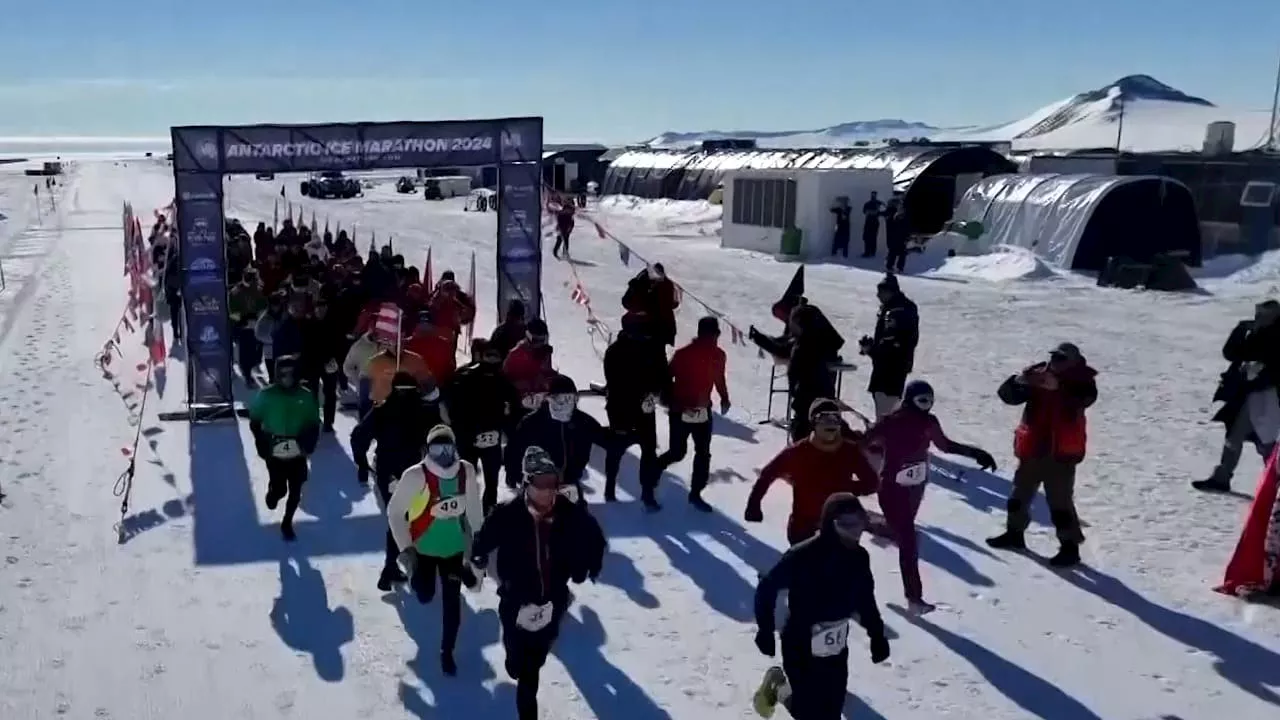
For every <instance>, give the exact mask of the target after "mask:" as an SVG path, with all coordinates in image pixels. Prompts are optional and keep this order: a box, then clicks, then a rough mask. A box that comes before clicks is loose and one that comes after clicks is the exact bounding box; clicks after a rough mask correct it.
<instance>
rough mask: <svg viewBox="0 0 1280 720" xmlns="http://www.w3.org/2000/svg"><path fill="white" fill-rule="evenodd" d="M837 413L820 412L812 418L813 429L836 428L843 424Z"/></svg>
mask: <svg viewBox="0 0 1280 720" xmlns="http://www.w3.org/2000/svg"><path fill="white" fill-rule="evenodd" d="M843 422H844V421H843V420H841V419H840V413H838V412H820V413H818V414H817V415H814V416H813V426H814V427H824V428H836V427H840V426H841V425H842V424H843Z"/></svg>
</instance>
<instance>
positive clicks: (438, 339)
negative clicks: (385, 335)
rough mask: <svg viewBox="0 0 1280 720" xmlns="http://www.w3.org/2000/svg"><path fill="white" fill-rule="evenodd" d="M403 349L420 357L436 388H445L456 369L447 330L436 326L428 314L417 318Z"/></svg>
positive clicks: (456, 363) (454, 355) (454, 354)
mask: <svg viewBox="0 0 1280 720" xmlns="http://www.w3.org/2000/svg"><path fill="white" fill-rule="evenodd" d="M404 347H405V349H406V350H408V351H409V352H412V353H417V354H418V355H419V356H421V357H422V361H423V363H425V364H426V366H427V370H428V371H430V372H431V377H433V378H435V381H436V386H437V387H445V386H446V385H448V384H449V381H450V380H452V379H453V373H454V371H455V370H457V369H458V356H457V353H456V352H454V349H453V337H452V336H451V335H450V334H449V332H448V330H446V329H444V328H441V327H440V326H439V325H437V324H436V323H435V321H434V319H433V318H432V316H431V313H430V312H423V313H421V314H420V315H419V316H418V327H417V328H415V330H414V332H413V335H411V336H410V337H409V339H408V340H406V341H405V344H404Z"/></svg>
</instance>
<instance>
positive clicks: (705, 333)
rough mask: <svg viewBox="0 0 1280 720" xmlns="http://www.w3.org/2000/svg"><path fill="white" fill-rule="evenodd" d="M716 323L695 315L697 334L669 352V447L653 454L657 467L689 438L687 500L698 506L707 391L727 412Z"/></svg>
mask: <svg viewBox="0 0 1280 720" xmlns="http://www.w3.org/2000/svg"><path fill="white" fill-rule="evenodd" d="M719 338H720V323H719V321H717V320H716V319H715V318H714V317H704V318H702V319H701V320H699V321H698V337H696V338H695V339H694V340H693V341H692V342H690V343H689V344H688V345H685V346H684V347H682V348H680V349H679V350H676V351H675V353H674V354H672V356H671V361H670V363H668V367H669V368H670V371H671V396H670V397H669V398H666V401H667V416H668V419H669V422H670V430H669V432H668V439H669V447H668V448H667V451H666V452H665V453H663V454H662V455H660V456H659V457H658V473H659V474H661V473H662V472H663V471H665V470H666V469H667V468H668V467H670V466H672V465H674V464H676V463H678V462H680V461H681V460H683V459H684V457H685V455H686V454H687V453H688V451H689V439H690V438H692V439H693V474H692V475H690V477H689V504H690V505H693V506H694V507H695V508H697V509H699V510H701V511H703V512H711V509H712V508H711V506H710V505H708V504H707V502H706V501H705V500H703V499H702V491H703V490H704V489H705V488H706V487H707V480H708V478H710V476H711V391H712V390H713V389H714V390H715V391H716V393H717V394H718V395H719V396H720V413H721V414H724V413H727V412H729V407H730V405H729V388H728V387H727V383H726V382H725V354H724V350H721V349H720V346H719V345H718V344H717V341H718V340H719Z"/></svg>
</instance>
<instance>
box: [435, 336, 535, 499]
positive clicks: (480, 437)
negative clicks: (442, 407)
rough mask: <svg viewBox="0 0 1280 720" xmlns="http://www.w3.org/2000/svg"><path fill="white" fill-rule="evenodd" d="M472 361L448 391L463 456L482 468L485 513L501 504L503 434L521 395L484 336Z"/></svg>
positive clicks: (476, 343)
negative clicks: (499, 487) (503, 372)
mask: <svg viewBox="0 0 1280 720" xmlns="http://www.w3.org/2000/svg"><path fill="white" fill-rule="evenodd" d="M471 356H472V358H473V360H472V362H471V363H469V364H467V365H463V366H462V367H461V368H459V369H458V372H456V373H454V375H453V379H451V380H450V381H449V387H448V388H447V390H446V392H445V398H446V401H447V402H448V404H449V416H450V417H451V418H452V419H453V431H454V433H455V434H456V435H457V437H458V452H459V453H460V454H461V455H462V459H463V460H466V461H467V462H469V463H471V464H472V465H475V466H476V467H480V468H483V471H484V496H483V505H484V512H485V514H486V515H488V514H489V512H490V511H491V510H493V507H494V505H496V504H497V503H498V484H499V483H501V482H502V461H503V458H502V437H503V435H504V434H507V433H509V432H510V430H511V426H510V425H511V418H512V417H513V415H512V413H514V412H515V409H516V408H518V407H520V395H519V393H517V392H516V388H515V386H514V385H512V384H511V381H510V380H508V379H507V376H506V375H503V374H502V353H500V352H498V350H497V348H495V347H493V345H492V344H491V343H490V342H489V341H488V340H486V339H484V338H476V339H474V340H472V341H471Z"/></svg>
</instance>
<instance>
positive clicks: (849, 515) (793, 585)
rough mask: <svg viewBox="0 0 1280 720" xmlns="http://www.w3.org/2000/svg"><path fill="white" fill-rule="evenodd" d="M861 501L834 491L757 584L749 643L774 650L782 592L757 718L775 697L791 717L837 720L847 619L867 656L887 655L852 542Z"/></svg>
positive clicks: (866, 573)
mask: <svg viewBox="0 0 1280 720" xmlns="http://www.w3.org/2000/svg"><path fill="white" fill-rule="evenodd" d="M867 525H868V518H867V513H866V511H865V510H864V509H863V508H862V505H861V504H859V503H858V500H857V498H855V497H854V496H853V495H852V494H850V493H843V492H842V493H835V494H834V495H832V496H831V497H829V498H827V502H826V504H824V505H823V507H822V527H821V530H819V532H818V534H817V535H815V536H813V537H811V538H809V539H808V540H804V541H802V542H800V543H799V544H797V545H794V546H792V547H791V549H790V550H787V551H786V552H785V553H784V554H783V555H782V558H781V559H780V560H779V561H778V564H777V565H774V566H773V568H772V569H771V570H769V571H768V572H766V573H765V574H764V575H762V576H761V577H760V583H759V585H757V586H756V595H755V616H756V627H757V632H756V647H757V648H759V650H760V652H761V653H763V654H764V655H766V656H768V657H773V656H774V654H775V653H776V651H777V647H776V644H777V642H776V639H775V636H774V611H775V607H776V604H777V601H778V593H779V592H781V591H783V590H786V591H787V608H788V613H787V619H786V621H785V622H784V624H783V626H782V632H781V638H782V666H781V667H778V666H776V665H775V666H773V667H771V668H769V669H768V670H767V671H766V672H765V676H764V681H763V682H762V683H761V684H760V689H759V690H757V691H756V695H755V706H756V710H757V712H759V713H760V714H761V715H762V716H764V717H769V715H771V714H772V712H773V708H774V707H776V706H777V705H778V704H779V703H781V704H782V705H783V706H785V707H786V708H787V711H788V712H790V713H791V717H793V718H795V720H839V718H840V716H841V712H842V710H843V707H844V699H845V686H846V685H847V684H848V682H849V648H848V641H849V619H850V618H854V619H856V620H857V621H858V623H859V624H861V625H862V627H863V629H864V630H866V631H867V637H868V639H869V640H870V641H871V662H873V663H877V664H878V663H882V662H884V661H885V660H887V659H888V658H889V641H888V639H887V638H886V637H885V629H884V621H883V620H882V619H881V618H880V609H879V608H878V607H877V606H876V596H875V579H874V578H873V577H872V575H871V560H870V557H869V556H868V555H867V551H866V550H865V549H863V548H862V546H861V545H860V544H858V540H859V538H860V537H861V535H862V533H863V532H864V531H865V530H866V529H867Z"/></svg>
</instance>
